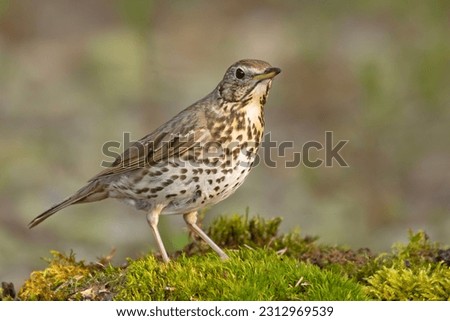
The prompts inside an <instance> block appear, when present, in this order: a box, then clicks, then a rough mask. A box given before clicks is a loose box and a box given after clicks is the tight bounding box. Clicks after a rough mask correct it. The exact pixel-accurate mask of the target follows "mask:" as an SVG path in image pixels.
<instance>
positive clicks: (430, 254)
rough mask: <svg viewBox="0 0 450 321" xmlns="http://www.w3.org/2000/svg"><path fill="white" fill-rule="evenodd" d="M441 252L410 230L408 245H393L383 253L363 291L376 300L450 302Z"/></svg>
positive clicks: (449, 280) (449, 274)
mask: <svg viewBox="0 0 450 321" xmlns="http://www.w3.org/2000/svg"><path fill="white" fill-rule="evenodd" d="M442 252H443V250H442V249H440V246H439V244H438V243H434V242H431V241H430V240H429V238H428V236H427V235H426V233H425V232H423V231H419V232H417V233H413V232H412V231H409V242H408V243H407V244H396V245H394V247H393V250H392V254H382V255H380V256H379V257H378V258H377V259H376V260H375V261H374V264H373V266H377V267H378V269H376V270H375V271H373V274H372V275H371V276H368V277H367V279H366V281H367V283H368V286H367V287H366V292H367V293H368V295H370V296H371V297H372V298H373V299H377V300H450V267H449V266H448V265H446V263H445V262H444V261H442V260H440V259H439V255H440V254H441V253H442Z"/></svg>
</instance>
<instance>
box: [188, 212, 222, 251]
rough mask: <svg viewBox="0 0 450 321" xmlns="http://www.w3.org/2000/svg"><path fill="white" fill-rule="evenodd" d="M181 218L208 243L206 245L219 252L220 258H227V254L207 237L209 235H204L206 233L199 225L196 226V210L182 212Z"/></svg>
mask: <svg viewBox="0 0 450 321" xmlns="http://www.w3.org/2000/svg"><path fill="white" fill-rule="evenodd" d="M183 218H184V221H185V222H186V224H187V226H189V228H190V229H191V230H192V231H193V232H195V233H197V234H198V235H199V236H200V237H201V238H202V239H203V240H204V241H205V242H206V243H208V245H209V246H210V247H211V248H212V249H213V250H214V251H216V253H217V254H219V256H220V258H221V259H222V260H227V259H228V255H226V254H225V252H224V251H222V249H221V248H220V247H219V246H218V245H217V244H216V243H214V241H213V240H211V239H210V238H209V236H208V235H206V233H205V232H203V231H202V229H201V228H200V227H198V225H197V212H190V213H187V214H184V215H183Z"/></svg>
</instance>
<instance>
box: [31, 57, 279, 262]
mask: <svg viewBox="0 0 450 321" xmlns="http://www.w3.org/2000/svg"><path fill="white" fill-rule="evenodd" d="M279 72H280V69H278V68H274V67H271V66H270V65H269V64H268V63H266V62H264V61H261V60H241V61H238V62H236V63H235V64H233V65H232V66H231V67H229V68H228V70H227V71H226V73H225V75H224V77H223V79H222V81H221V82H220V83H219V85H218V86H217V87H216V88H215V89H214V90H213V91H212V92H211V93H210V94H209V95H207V96H206V97H204V98H203V99H201V100H199V101H197V102H196V103H194V104H193V105H191V106H189V107H188V108H186V109H184V110H183V111H181V112H180V113H179V114H178V115H176V116H175V117H173V118H172V119H171V120H169V121H168V122H167V123H165V124H163V125H162V126H160V127H159V128H157V129H156V130H155V131H153V132H152V133H150V134H149V135H147V136H145V137H143V138H142V139H140V140H139V141H137V142H136V143H135V144H134V145H132V146H131V147H130V148H128V149H127V150H126V151H125V152H124V153H123V154H122V155H121V156H120V157H118V158H117V159H116V160H115V162H114V163H113V164H112V166H111V167H109V168H106V169H105V170H103V171H102V172H100V173H99V174H98V175H96V176H94V177H93V178H92V179H90V180H89V182H88V184H87V185H85V186H84V187H82V188H81V189H80V190H78V191H77V192H76V193H75V194H74V195H72V196H70V197H69V198H67V199H65V200H64V201H62V202H61V203H59V204H56V205H55V206H53V207H52V208H50V209H49V210H47V211H45V212H44V213H42V214H41V215H39V216H38V217H36V218H35V219H34V220H33V221H31V223H30V225H29V226H30V227H33V226H36V225H37V224H39V223H41V222H42V221H43V220H45V219H46V218H48V217H49V216H51V215H53V214H54V213H56V212H57V211H59V210H61V209H62V208H64V207H66V206H69V205H72V204H78V203H86V202H92V201H98V200H101V199H105V198H108V197H110V198H117V199H120V200H123V201H125V202H127V203H129V204H131V205H133V206H135V207H136V208H137V209H140V210H145V211H147V213H148V214H147V220H148V222H149V224H150V227H151V228H152V231H153V232H154V235H155V238H156V240H157V243H158V246H159V248H160V251H161V253H162V256H163V259H164V261H168V260H169V258H168V256H167V253H166V251H165V249H164V245H163V244H162V241H161V238H160V235H159V232H158V229H157V224H158V218H159V215H164V214H183V215H184V218H185V220H186V223H187V224H188V226H189V227H190V228H191V229H193V230H194V231H195V232H196V233H198V234H199V235H200V236H201V237H202V238H203V239H204V240H205V241H206V242H207V243H208V244H209V245H210V246H211V247H212V248H213V249H214V250H215V251H216V252H217V253H218V254H219V255H220V256H221V257H222V258H224V259H225V258H227V256H226V254H225V253H224V252H223V251H222V250H221V249H220V248H219V247H218V246H217V245H216V244H214V242H213V241H212V240H211V239H209V237H208V236H207V235H206V234H205V233H204V232H203V231H201V230H200V228H199V227H198V226H197V225H196V218H197V211H198V210H199V209H201V208H203V207H205V206H207V205H212V204H216V203H218V202H220V201H222V200H223V199H225V198H227V197H228V196H230V195H231V194H232V193H233V192H234V191H235V190H236V189H237V188H238V187H239V186H240V185H241V184H242V183H243V182H244V180H245V178H246V176H247V175H248V173H249V171H250V169H251V167H252V165H253V161H254V159H255V156H256V153H257V151H258V147H259V145H260V142H261V139H262V135H263V131H264V104H265V102H266V99H267V95H268V93H269V90H270V87H271V84H272V79H273V77H275V76H276V75H277V74H278V73H279Z"/></svg>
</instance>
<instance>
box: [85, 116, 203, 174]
mask: <svg viewBox="0 0 450 321" xmlns="http://www.w3.org/2000/svg"><path fill="white" fill-rule="evenodd" d="M208 137H210V132H209V130H208V129H207V128H206V126H202V122H197V123H192V122H190V123H186V122H185V121H173V122H169V123H167V124H166V125H163V126H161V127H160V128H158V129H157V130H155V131H154V132H153V133H151V134H149V135H147V136H145V137H143V138H142V139H140V140H138V141H137V142H135V143H134V144H133V145H131V146H130V147H129V148H128V149H127V150H125V151H124V152H123V153H122V155H120V156H119V157H117V158H116V160H115V161H114V163H113V164H112V166H111V167H108V168H106V169H105V170H103V171H101V172H100V173H98V174H97V175H96V176H94V177H93V178H91V179H90V180H89V181H94V180H97V179H99V178H104V177H108V176H114V175H118V174H123V173H126V172H129V171H132V170H135V169H138V168H149V167H152V166H153V165H155V164H157V163H159V162H165V161H170V160H177V158H179V157H180V156H182V155H183V154H185V153H186V152H188V151H189V150H191V149H193V148H195V147H196V146H202V145H203V144H204V142H205V141H207V139H208Z"/></svg>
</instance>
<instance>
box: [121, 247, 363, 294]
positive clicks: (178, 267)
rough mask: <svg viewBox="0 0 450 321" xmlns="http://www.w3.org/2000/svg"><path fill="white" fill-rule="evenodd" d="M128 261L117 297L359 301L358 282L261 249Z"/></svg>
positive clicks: (361, 290)
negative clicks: (224, 255) (221, 256)
mask: <svg viewBox="0 0 450 321" xmlns="http://www.w3.org/2000/svg"><path fill="white" fill-rule="evenodd" d="M228 254H229V255H230V259H229V260H227V261H226V262H222V261H221V260H220V259H219V258H218V257H217V255H215V253H208V254H206V255H202V256H195V257H186V256H182V257H180V258H179V259H178V260H176V261H173V262H171V263H170V264H167V265H164V264H161V263H160V262H158V261H156V260H155V258H154V257H153V256H148V257H145V258H143V259H141V260H137V261H133V262H130V265H129V267H128V269H127V270H128V271H127V275H126V277H125V279H126V281H125V283H124V286H123V287H122V289H121V290H120V291H119V293H118V295H117V297H116V299H119V300H250V301H260V300H264V301H266V300H277V301H280V300H345V299H347V300H364V299H366V295H365V294H364V290H363V288H362V286H360V285H358V284H357V282H355V281H354V280H350V279H348V278H346V277H342V276H341V275H338V274H335V273H333V272H330V271H324V270H321V269H320V268H319V267H317V266H314V265H311V264H308V263H304V262H299V261H297V260H295V259H292V258H289V257H285V256H282V255H278V254H276V253H275V252H273V251H270V250H269V251H268V250H264V249H257V250H251V249H241V250H239V251H228Z"/></svg>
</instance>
